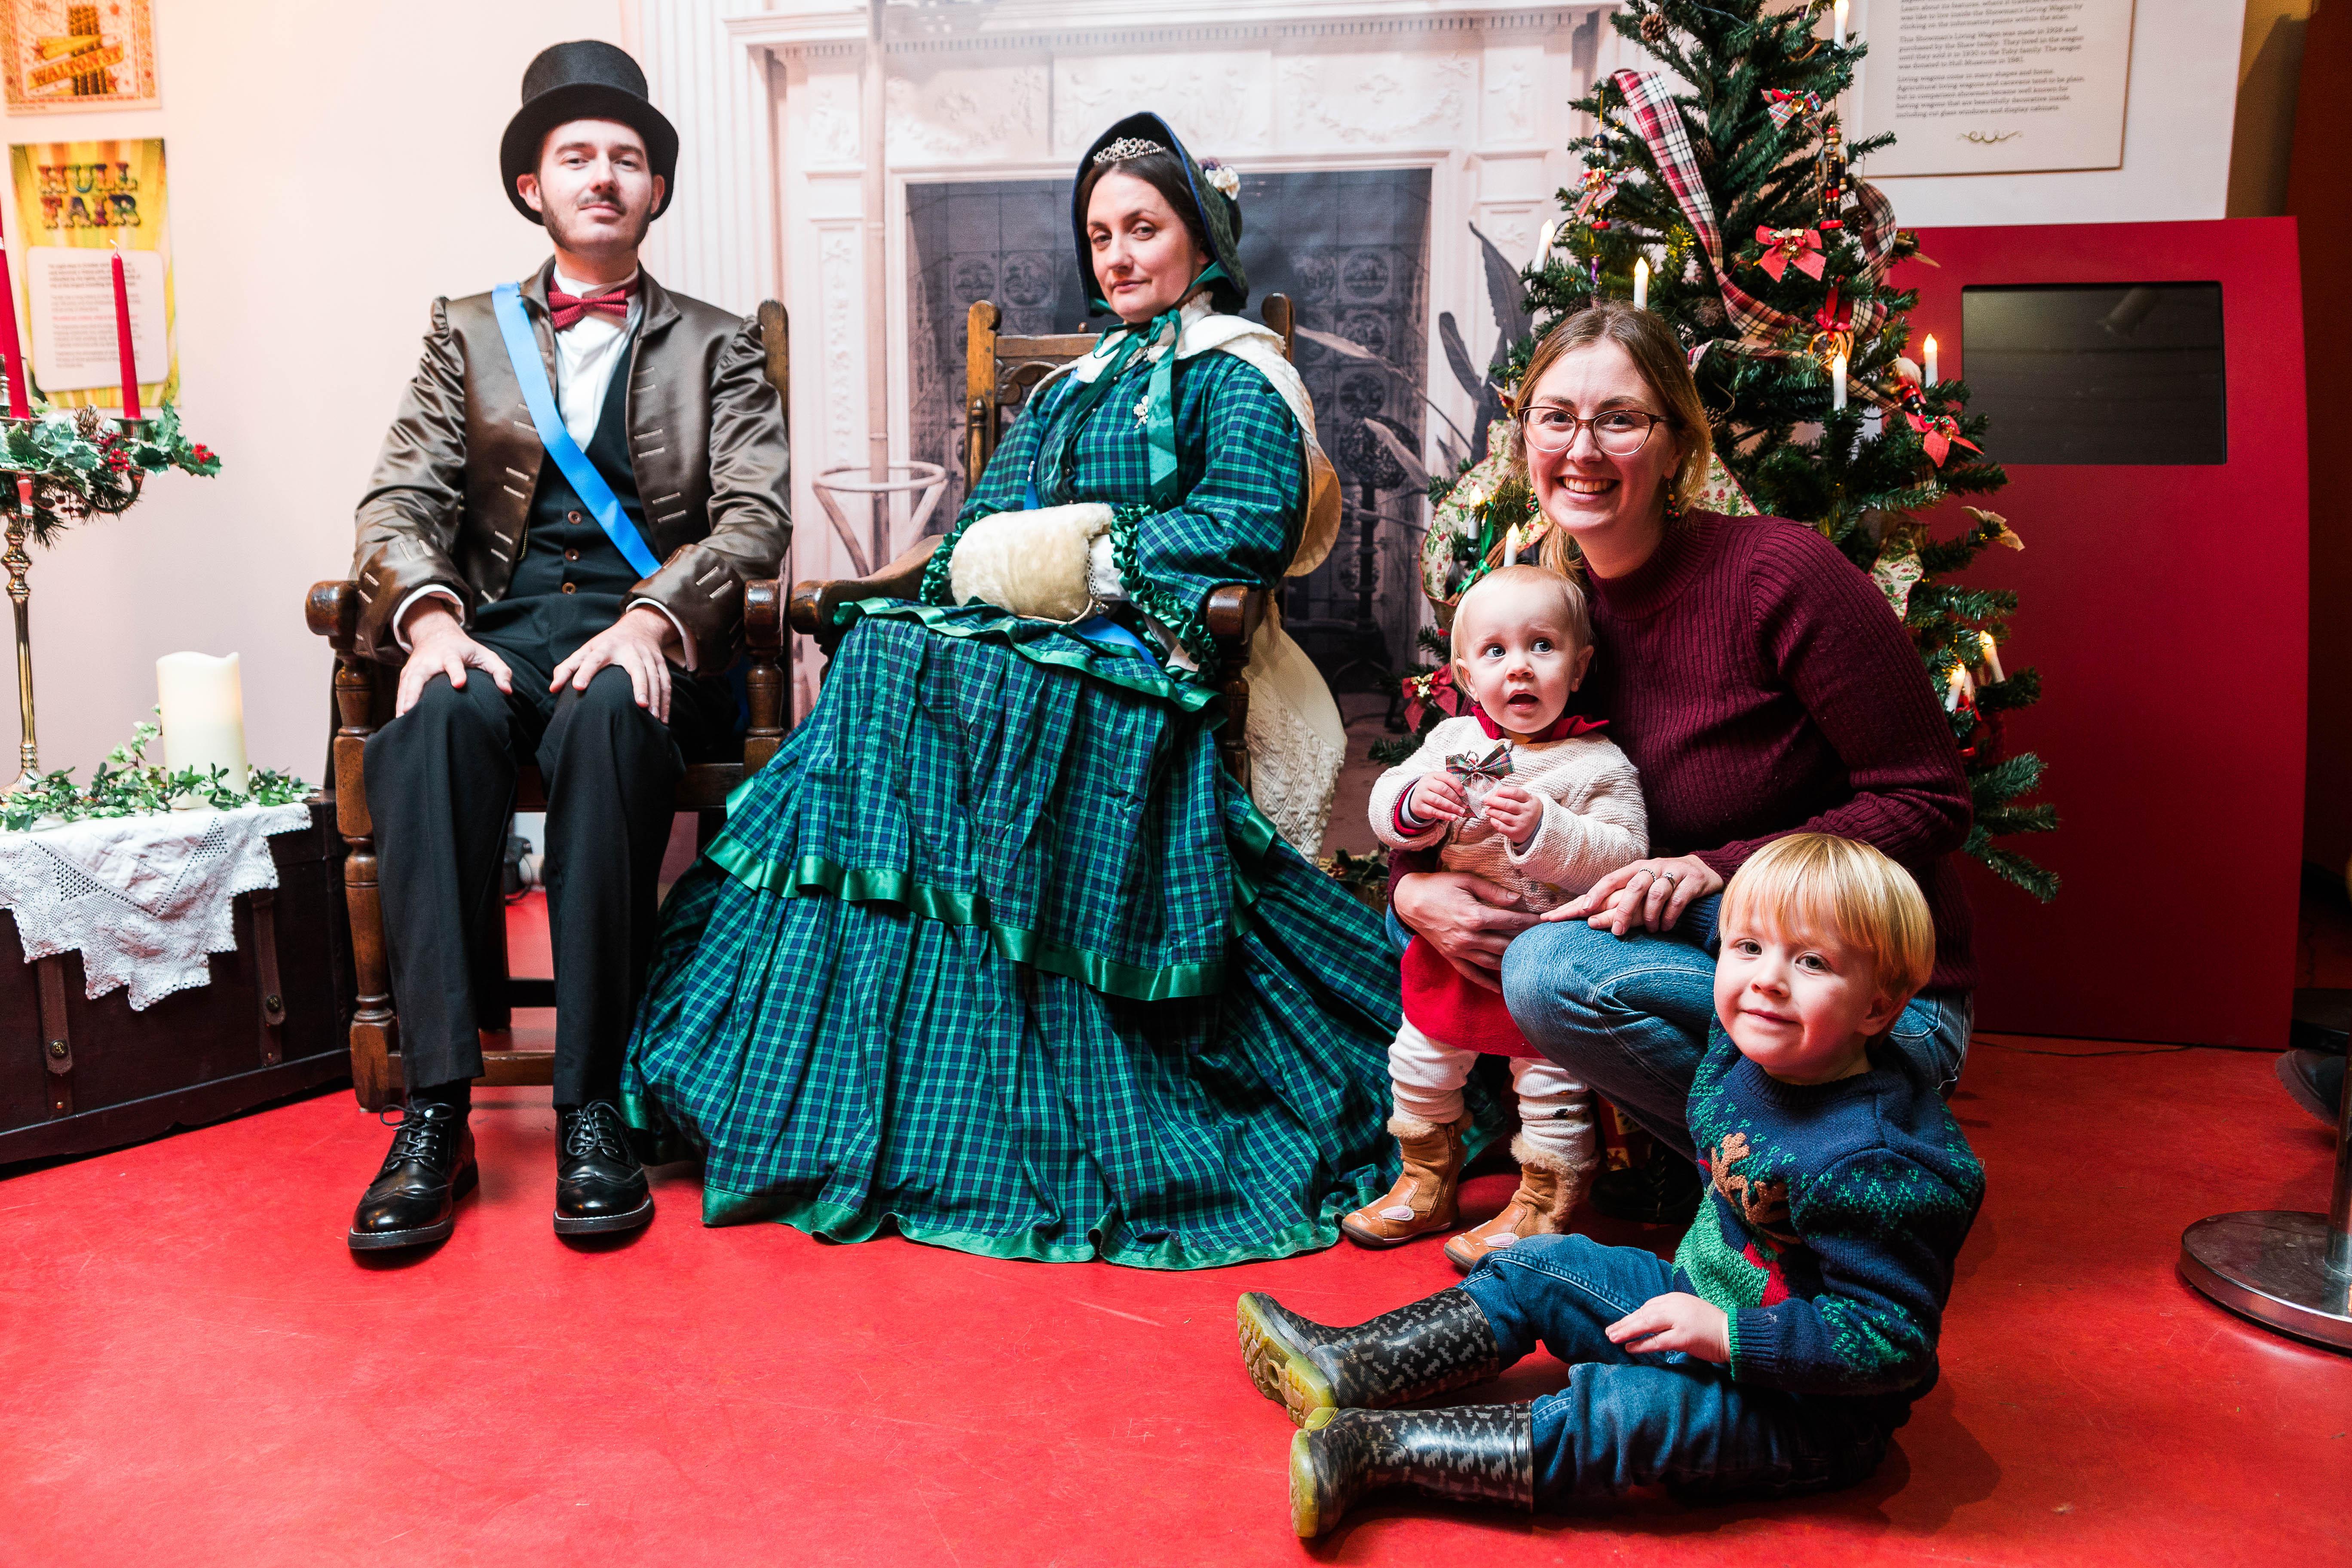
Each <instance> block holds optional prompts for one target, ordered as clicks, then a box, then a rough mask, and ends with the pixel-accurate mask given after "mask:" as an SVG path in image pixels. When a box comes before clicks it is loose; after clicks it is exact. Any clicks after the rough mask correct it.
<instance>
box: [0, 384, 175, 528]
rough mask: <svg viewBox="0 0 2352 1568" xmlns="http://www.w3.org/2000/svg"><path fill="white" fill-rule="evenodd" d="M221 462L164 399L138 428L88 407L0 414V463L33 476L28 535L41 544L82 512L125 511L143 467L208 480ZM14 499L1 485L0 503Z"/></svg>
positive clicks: (82, 515) (6, 504)
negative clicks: (188, 431)
mask: <svg viewBox="0 0 2352 1568" xmlns="http://www.w3.org/2000/svg"><path fill="white" fill-rule="evenodd" d="M220 466H221V465H220V457H219V455H218V454H217V453H215V452H214V451H213V449H212V448H211V447H207V446H205V444H204V443H203V442H201V441H191V440H189V439H188V438H187V437H186V435H185V434H184V432H183V431H182V430H181V428H180V411H179V410H178V409H177V408H175V407H173V405H171V404H168V403H167V404H165V405H163V407H161V408H159V409H157V410H156V411H155V416H154V417H153V418H152V419H149V420H146V421H144V427H143V428H129V427H126V426H123V425H122V424H121V423H119V422H118V421H116V420H113V419H110V418H109V417H108V416H106V415H104V414H102V413H100V411H99V410H97V409H95V408H49V407H46V406H45V407H44V408H43V409H42V410H41V412H40V413H38V414H37V415H36V416H34V417H32V418H30V419H8V420H0V469H5V470H6V471H7V472H9V473H17V474H30V475H32V476H33V521H32V535H33V539H34V542H37V543H39V544H43V545H47V544H50V543H53V542H55V540H56V536H57V534H58V533H59V532H60V531H63V530H65V529H67V528H69V527H71V526H72V525H73V524H75V523H77V522H80V521H85V520H86V519H88V518H90V517H93V516H112V515H114V514H116V513H119V512H122V511H127V510H130V507H131V502H133V501H135V500H138V499H139V488H140V486H141V485H142V483H144V482H145V480H146V478H147V476H148V475H150V474H160V473H163V471H164V470H166V469H171V468H176V469H178V470H179V471H180V472H182V473H184V474H194V475H196V476H197V477H198V478H200V479H209V478H211V477H212V476H213V475H215V474H217V473H219V472H220ZM15 505H16V498H15V497H13V496H10V495H7V494H5V491H4V490H0V508H8V507H14V506H15Z"/></svg>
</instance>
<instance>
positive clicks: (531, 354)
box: [490, 283, 661, 577]
mask: <svg viewBox="0 0 2352 1568" xmlns="http://www.w3.org/2000/svg"><path fill="white" fill-rule="evenodd" d="M490 308H491V310H494V311H496V312H497V314H498V318H499V335H500V336H502V337H504V338H505V339H506V341H507V362H508V363H509V364H511V365H513V366H514V374H515V380H516V381H518V382H520V384H522V400H523V404H524V406H526V407H528V408H529V409H530V422H531V424H532V425H533V426H536V427H537V428H538V430H539V442H540V445H541V446H542V447H546V448H547V455H548V456H549V457H551V458H554V459H555V466H556V468H558V469H559V470H560V471H561V472H562V475H563V477H564V479H566V480H568V481H570V483H571V486H572V494H573V495H576V496H578V497H579V498H580V501H581V504H582V505H583V506H585V507H586V508H587V509H588V510H589V511H591V512H592V513H593V514H594V516H595V519H596V526H598V527H599V528H602V529H603V530H604V537H606V538H607V539H610V540H611V541H612V542H613V545H614V548H615V549H617V550H618V551H620V552H621V553H622V555H623V556H624V557H625V558H626V559H627V561H628V563H629V565H630V566H631V567H632V568H634V569H635V572H636V574H637V575H638V576H639V577H650V576H652V575H653V574H655V573H656V572H658V571H660V570H661V563H660V562H658V561H656V560H655V559H654V552H652V551H651V550H649V549H647V548H646V542H645V537H644V536H643V535H642V534H640V533H638V531H636V528H635V525H634V524H632V523H631V522H630V521H629V518H628V514H627V513H626V512H624V511H623V510H621V498H620V497H618V496H616V495H614V493H613V487H612V486H610V485H608V484H606V483H605V482H604V475H602V474H600V473H598V472H597V471H596V465H595V464H593V463H592V462H590V461H589V460H588V454H587V453H585V452H583V451H582V450H581V449H580V443H579V442H577V441H574V440H573V439H572V432H571V431H569V430H566V429H565V428H564V427H563V416H562V414H561V413H560V412H558V410H557V409H556V406H555V392H554V389H553V388H551V386H549V385H548V384H547V365H546V363H544V362H543V361H541V359H540V357H539V340H538V339H537V338H534V337H533V336H531V331H530V317H529V316H526V315H525V314H523V309H522V290H521V289H520V288H518V287H516V286H515V285H514V284H512V283H501V284H499V286H498V287H497V288H496V289H491V290H490Z"/></svg>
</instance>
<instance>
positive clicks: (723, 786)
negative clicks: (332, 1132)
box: [304, 300, 791, 1110]
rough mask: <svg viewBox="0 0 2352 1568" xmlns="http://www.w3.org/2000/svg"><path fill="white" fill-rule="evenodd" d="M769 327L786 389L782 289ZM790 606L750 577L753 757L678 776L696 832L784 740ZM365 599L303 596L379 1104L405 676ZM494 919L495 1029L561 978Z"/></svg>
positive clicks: (486, 959)
mask: <svg viewBox="0 0 2352 1568" xmlns="http://www.w3.org/2000/svg"><path fill="white" fill-rule="evenodd" d="M760 331H761V337H762V339H763V340H764V341H765V344H766V347H767V351H768V364H767V376H768V381H769V383H770V384H772V385H773V386H774V387H775V388H776V390H777V391H778V393H779V394H782V393H783V392H784V389H785V385H786V381H787V367H788V364H789V342H788V339H787V335H786V325H785V318H784V310H783V307H782V305H779V304H777V303H776V302H775V301H774V300H769V301H768V302H767V303H765V304H763V305H761V307H760ZM787 406H788V407H789V402H788V403H787ZM359 611H360V598H359V584H356V583H351V582H330V583H319V584H313V585H312V586H311V589H310V597H309V599H308V601H307V602H306V604H305V605H304V614H305V618H306V619H307V620H308V621H309V622H310V629H311V631H313V632H315V633H317V634H318V635H319V636H320V637H325V638H326V639H327V642H328V644H329V646H331V647H333V649H334V650H335V678H334V701H335V714H336V727H335V731H334V739H333V742H332V745H331V750H332V759H333V760H332V766H331V769H330V772H329V776H328V781H327V795H328V798H329V799H330V800H331V802H332V803H333V805H334V808H335V826H336V831H337V832H339V833H341V835H342V837H343V842H344V843H345V844H346V845H347V846H348V847H349V849H350V853H349V854H348V855H347V856H346V857H345V858H344V860H343V894H344V900H345V903H346V905H347V906H348V908H349V910H350V916H351V922H352V968H353V969H354V971H355V972H356V978H357V980H358V992H359V995H358V1009H357V1011H356V1012H354V1013H353V1014H352V1033H351V1039H352V1092H353V1093H354V1094H355V1095H357V1096H358V1098H359V1102H360V1103H361V1104H362V1105H363V1106H365V1107H366V1108H367V1109H368V1110H383V1108H384V1107H385V1106H386V1105H387V1104H390V1103H391V1102H392V1101H393V1100H395V1099H396V1098H397V1097H398V1095H399V1092H400V1089H401V1064H400V1019H399V1017H398V1016H397V1014H396V1012H395V1010H394V1006H393V998H392V976H391V969H390V966H389V964H388V963H387V960H386V954H385V950H384V940H383V905H382V903H381V902H380V901H379V900H378V896H377V867H376V855H375V827H374V824H373V822H372V821H371V820H370V818H369V816H368V804H367V789H366V786H365V784H364V782H363V774H362V748H363V747H364V746H365V745H366V743H367V738H368V737H369V736H370V735H372V734H373V733H374V732H375V731H376V730H377V729H378V728H379V727H380V726H381V725H383V724H384V723H386V722H388V721H390V720H391V718H392V703H393V698H394V694H395V692H396V690H397V688H398V685H399V682H398V681H397V679H394V666H392V665H389V664H383V663H379V662H378V661H376V660H374V659H372V658H364V657H362V655H360V654H359V652H358V651H357V648H356V646H355V634H356V632H357V628H358V625H359ZM781 611H782V592H781V585H780V584H778V583H776V582H775V581H774V580H772V579H770V580H765V581H761V582H754V583H746V584H743V636H744V644H745V650H744V658H745V660H746V669H745V676H744V686H745V688H746V691H747V694H748V695H749V697H750V699H751V728H750V729H749V730H747V731H745V732H744V737H743V760H742V761H741V762H740V763H695V764H692V765H689V766H688V768H687V770H686V776H685V778H684V779H682V780H681V781H680V782H679V784H678V787H677V810H679V811H681V812H686V811H690V812H693V813H695V814H696V816H697V819H698V820H697V832H696V837H697V838H698V841H699V842H700V843H703V844H706V845H707V844H708V843H709V841H710V840H711V838H712V837H715V836H716V835H717V833H718V831H719V828H720V827H721V826H723V825H724V824H725V822H726V819H727V814H726V805H727V796H728V795H729V794H730V793H731V792H732V791H733V790H734V788H735V786H736V785H738V784H741V783H742V782H743V781H744V780H745V779H747V778H749V777H750V776H751V774H753V773H758V772H759V771H760V770H761V768H763V767H765V766H767V764H768V759H769V758H771V757H772V756H774V755H775V754H776V748H777V747H779V746H781V745H782V744H783V739H784V721H785V717H786V713H787V709H786V707H785V703H786V701H787V700H788V699H787V697H786V692H787V690H788V689H789V687H790V684H791V645H790V640H789V639H788V638H786V637H784V636H783V626H782V615H781ZM546 805H547V792H546V784H545V781H544V780H542V779H541V777H540V773H539V769H538V768H536V767H534V766H530V765H528V764H526V765H524V766H522V767H520V768H519V769H518V770H517V772H516V778H515V809H516V810H518V811H540V810H544V809H545V808H546ZM484 923H485V925H486V926H487V927H488V930H486V931H484V933H483V941H482V944H481V947H480V949H479V950H478V952H475V954H474V956H473V964H472V969H473V973H474V983H475V1011H476V1014H477V1016H478V1021H479V1022H480V1024H481V1026H482V1027H483V1029H484V1030H485V1031H486V1032H503V1031H505V1030H507V1029H508V1028H509V1026H510V1025H511V1022H512V1018H513V1009H514V1008H516V1007H519V1006H520V1007H551V1006H553V1005H555V988H554V984H553V983H552V982H551V981H547V980H529V979H524V980H518V979H515V978H514V977H512V976H510V975H509V974H508V973H507V942H506V923H505V921H503V919H499V920H491V921H486V922H484ZM484 1046H485V1047H486V1048H485V1049H484V1050H483V1052H482V1063H483V1073H482V1077H481V1079H480V1080H479V1081H481V1082H483V1083H493V1084H545V1083H552V1082H553V1081H554V1065H555V1058H554V1056H553V1054H552V1053H551V1052H548V1051H519V1050H515V1049H513V1048H511V1041H509V1042H507V1043H506V1045H505V1046H503V1047H494V1046H493V1044H492V1042H490V1041H487V1040H486V1041H485V1042H484Z"/></svg>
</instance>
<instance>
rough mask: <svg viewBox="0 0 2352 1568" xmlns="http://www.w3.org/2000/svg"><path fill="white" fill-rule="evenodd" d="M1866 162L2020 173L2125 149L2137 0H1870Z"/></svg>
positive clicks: (2117, 158) (1880, 173)
mask: <svg viewBox="0 0 2352 1568" xmlns="http://www.w3.org/2000/svg"><path fill="white" fill-rule="evenodd" d="M1856 20H1857V22H1859V23H1860V24H1861V26H1862V28H1863V33H1864V39H1865V41H1867V42H1868V44H1869V45H1870V53H1869V55H1868V57H1867V58H1865V59H1864V61H1863V65H1862V71H1861V76H1862V82H1861V97H1862V112H1861V117H1860V123H1859V125H1857V126H1856V127H1855V128H1854V130H1855V135H1854V137H1853V139H1854V140H1857V141H1859V140H1860V139H1861V138H1862V137H1864V136H1875V135H1877V134H1879V133H1880V132H1885V131H1892V132H1895V145H1894V146H1893V147H1890V148H1888V149H1887V150H1886V151H1885V152H1883V153H1872V154H1871V156H1870V159H1869V162H1868V163H1867V164H1866V165H1865V166H1864V169H1863V173H1864V174H1866V175H1868V176H1869V177H1870V178H1872V179H1884V178H1886V177H1888V176H1890V175H1896V174H2038V173H2042V172H2045V171H2049V170H2057V169H2116V168H2120V167H2122V166H2123V161H2124V101H2125V97H2126V88H2127V87H2128V85H2129V83H2130V80H2131V37H2132V0H1867V4H1866V5H1864V7H1863V8H1862V12H1861V15H1860V16H1857V17H1856Z"/></svg>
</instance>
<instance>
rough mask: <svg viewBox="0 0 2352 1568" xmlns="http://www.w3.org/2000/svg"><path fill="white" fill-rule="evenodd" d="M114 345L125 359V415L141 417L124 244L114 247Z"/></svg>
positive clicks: (129, 417)
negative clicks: (124, 266)
mask: <svg viewBox="0 0 2352 1568" xmlns="http://www.w3.org/2000/svg"><path fill="white" fill-rule="evenodd" d="M114 348H115V353H117V354H118V355H120V356H121V361H122V416H123V417H124V418H125V419H137V418H139V417H140V413H139V358H138V356H137V355H136V354H134V353H131V286H130V285H129V284H128V283H126V282H124V281H123V278H122V247H121V246H120V245H117V246H116V247H114Z"/></svg>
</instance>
